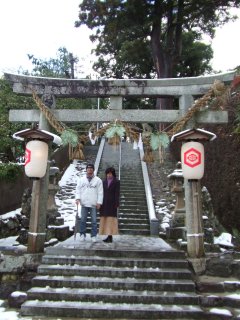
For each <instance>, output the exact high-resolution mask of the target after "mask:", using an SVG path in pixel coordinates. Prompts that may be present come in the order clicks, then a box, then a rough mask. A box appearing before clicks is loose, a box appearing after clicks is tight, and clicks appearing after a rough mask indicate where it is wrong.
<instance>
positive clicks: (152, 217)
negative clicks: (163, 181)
mask: <svg viewBox="0 0 240 320" xmlns="http://www.w3.org/2000/svg"><path fill="white" fill-rule="evenodd" d="M139 154H140V158H141V159H142V158H143V156H144V151H143V150H142V149H139ZM141 165H142V173H143V180H144V187H145V193H146V199H147V206H148V214H149V221H150V233H151V235H152V236H159V221H158V218H157V217H156V213H155V208H154V203H153V197H152V190H151V185H150V180H149V176H148V169H147V165H146V163H145V162H144V161H142V160H141Z"/></svg>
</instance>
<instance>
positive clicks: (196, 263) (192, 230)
mask: <svg viewBox="0 0 240 320" xmlns="http://www.w3.org/2000/svg"><path fill="white" fill-rule="evenodd" d="M185 207H186V229H187V253H188V259H189V261H190V262H191V263H192V266H193V268H194V270H195V272H196V273H197V274H200V273H202V272H203V271H204V270H205V264H206V261H205V251H204V233H203V222H202V201H201V188H200V181H199V180H186V179H185Z"/></svg>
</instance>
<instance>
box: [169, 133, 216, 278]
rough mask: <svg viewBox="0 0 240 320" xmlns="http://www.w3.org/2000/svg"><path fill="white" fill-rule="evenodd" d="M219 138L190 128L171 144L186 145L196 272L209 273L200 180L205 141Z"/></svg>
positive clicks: (189, 231)
mask: <svg viewBox="0 0 240 320" xmlns="http://www.w3.org/2000/svg"><path fill="white" fill-rule="evenodd" d="M215 138H216V135H215V134H213V133H211V132H209V131H206V130H203V129H188V130H185V131H182V132H180V133H178V134H175V135H174V136H172V138H171V141H172V142H173V141H180V142H182V147H181V163H182V172H183V177H184V187H185V208H186V231H187V253H188V260H189V261H190V262H191V264H192V266H193V268H194V270H195V272H196V273H202V272H203V271H204V270H205V266H206V260H205V251H204V232H203V222H202V202H201V185H200V180H201V178H202V177H203V174H204V158H205V157H204V146H203V142H206V141H212V140H214V139H215Z"/></svg>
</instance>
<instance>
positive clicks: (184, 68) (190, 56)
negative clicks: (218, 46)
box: [174, 31, 213, 77]
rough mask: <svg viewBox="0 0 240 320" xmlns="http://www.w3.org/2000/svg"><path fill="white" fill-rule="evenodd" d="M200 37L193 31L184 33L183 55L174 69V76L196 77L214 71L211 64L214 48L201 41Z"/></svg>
mask: <svg viewBox="0 0 240 320" xmlns="http://www.w3.org/2000/svg"><path fill="white" fill-rule="evenodd" d="M199 38H200V37H199V35H198V34H197V33H196V32H193V31H189V32H187V33H186V32H184V33H183V36H182V42H183V44H182V55H181V58H180V61H179V63H178V64H177V65H176V67H175V69H174V77H196V76H198V75H201V74H205V73H211V72H212V71H213V70H212V67H211V65H210V64H209V63H210V60H211V59H212V58H213V50H212V48H211V46H210V45H206V44H205V43H203V42H201V41H199Z"/></svg>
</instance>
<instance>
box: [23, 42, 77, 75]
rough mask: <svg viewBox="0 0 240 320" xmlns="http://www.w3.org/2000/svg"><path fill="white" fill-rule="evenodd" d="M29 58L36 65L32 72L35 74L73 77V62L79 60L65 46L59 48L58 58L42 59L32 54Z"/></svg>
mask: <svg viewBox="0 0 240 320" xmlns="http://www.w3.org/2000/svg"><path fill="white" fill-rule="evenodd" d="M28 58H29V60H30V61H31V62H32V64H33V65H34V68H33V72H32V73H33V74H34V75H35V76H41V77H53V78H73V74H72V73H73V70H72V66H73V64H72V63H77V62H78V59H77V58H76V57H73V56H72V54H71V53H69V52H68V51H67V49H66V48H65V47H62V48H59V49H58V51H57V57H56V58H49V59H48V60H42V59H38V58H36V57H34V55H31V54H28Z"/></svg>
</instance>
